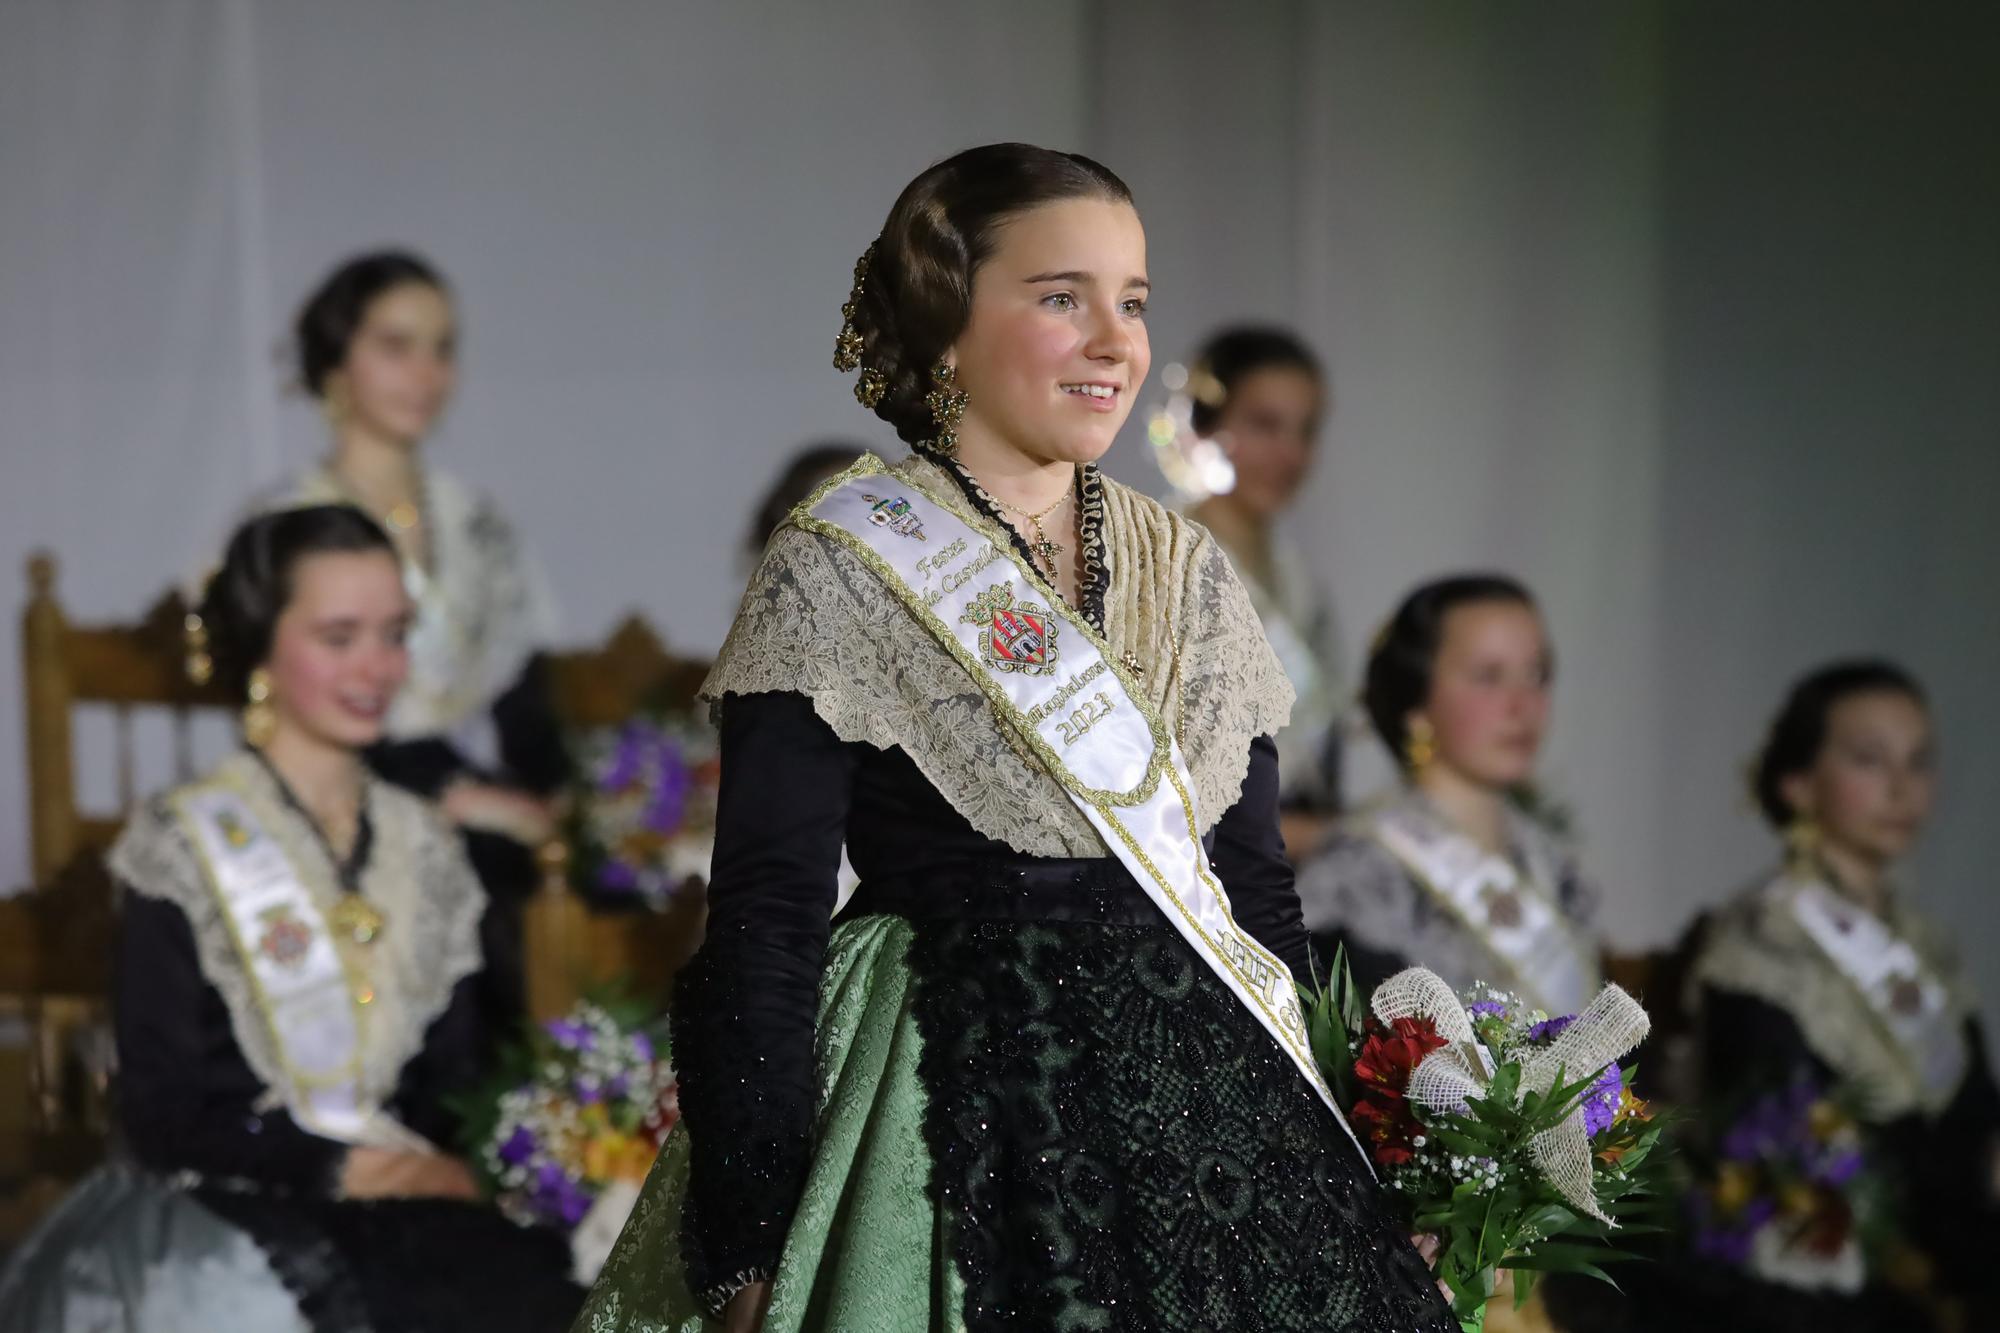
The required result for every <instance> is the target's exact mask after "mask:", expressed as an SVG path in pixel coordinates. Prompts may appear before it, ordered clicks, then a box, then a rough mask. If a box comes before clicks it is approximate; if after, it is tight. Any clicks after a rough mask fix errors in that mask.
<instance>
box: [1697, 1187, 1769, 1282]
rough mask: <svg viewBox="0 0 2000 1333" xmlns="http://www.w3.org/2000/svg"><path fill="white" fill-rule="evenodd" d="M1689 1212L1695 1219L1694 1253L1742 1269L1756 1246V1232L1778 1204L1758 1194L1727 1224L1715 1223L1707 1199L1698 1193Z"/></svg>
mask: <svg viewBox="0 0 2000 1333" xmlns="http://www.w3.org/2000/svg"><path fill="white" fill-rule="evenodd" d="M1688 1211H1689V1212H1690V1213H1691V1214H1692V1215H1693V1217H1694V1220H1695V1229H1694V1250H1695V1253H1696V1254H1699V1255H1701V1256H1702V1257H1703V1258H1706V1259H1714V1260H1716V1261H1717V1262H1719V1263H1724V1264H1728V1265H1730V1266H1731V1267H1736V1268H1741V1267H1743V1266H1744V1265H1746V1264H1748V1263H1749V1262H1750V1250H1751V1247H1752V1246H1753V1245H1754V1244H1755V1243H1756V1240H1757V1233H1758V1232H1759V1231H1762V1230H1763V1229H1764V1227H1765V1225H1766V1224H1768V1223H1769V1222H1770V1220H1771V1219H1772V1218H1774V1217H1776V1216H1777V1215H1778V1205H1777V1203H1776V1201H1775V1200H1772V1199H1770V1198H1767V1197H1765V1196H1764V1195H1761V1194H1760V1195H1758V1196H1757V1197H1755V1198H1753V1199H1751V1200H1750V1201H1749V1202H1748V1203H1746V1204H1744V1205H1743V1210H1742V1211H1741V1212H1739V1213H1738V1214H1736V1216H1735V1217H1733V1218H1731V1219H1730V1220H1729V1221H1728V1222H1726V1223H1722V1224H1716V1223H1715V1222H1714V1220H1713V1216H1712V1205H1711V1204H1710V1202H1709V1200H1708V1198H1707V1196H1705V1195H1700V1194H1697V1195H1695V1196H1694V1198H1693V1202H1692V1203H1691V1205H1690V1207H1689V1209H1688Z"/></svg>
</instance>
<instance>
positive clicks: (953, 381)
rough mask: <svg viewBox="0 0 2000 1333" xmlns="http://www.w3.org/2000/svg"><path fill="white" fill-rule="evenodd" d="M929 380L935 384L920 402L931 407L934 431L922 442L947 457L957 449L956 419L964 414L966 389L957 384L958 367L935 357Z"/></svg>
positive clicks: (941, 455) (932, 450) (961, 418)
mask: <svg viewBox="0 0 2000 1333" xmlns="http://www.w3.org/2000/svg"><path fill="white" fill-rule="evenodd" d="M931 381H932V382H933V383H934V384H936V386H937V387H936V388H934V389H932V390H931V391H930V392H929V393H927V394H925V395H924V406H925V407H928V408H929V409H930V410H931V424H932V425H933V426H935V427H936V428H937V434H936V435H933V436H932V437H931V438H930V441H929V442H928V444H927V445H926V447H927V448H929V449H930V451H931V452H932V453H934V454H937V455H939V456H940V457H943V458H950V457H952V456H953V455H954V454H956V453H957V452H958V423H959V422H960V421H962V420H963V419H964V418H965V404H966V392H965V390H963V389H961V388H959V387H958V368H957V367H956V366H954V365H952V364H951V363H950V362H949V361H946V360H945V359H944V358H943V357H939V358H938V363H937V364H936V365H934V366H932V367H931Z"/></svg>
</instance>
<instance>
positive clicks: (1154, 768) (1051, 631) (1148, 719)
mask: <svg viewBox="0 0 2000 1333" xmlns="http://www.w3.org/2000/svg"><path fill="white" fill-rule="evenodd" d="M791 521H792V522H793V523H796V524H797V525H798V526H800V527H801V528H804V529H806V530H807V531H810V532H815V533H819V534H821V535H823V536H826V537H829V538H831V539H833V540H835V541H838V542H841V543H842V544H844V545H846V546H847V547H848V548H850V549H851V550H853V551H854V552H855V553H856V554H857V555H858V556H859V557H860V558H861V560H862V561H863V563H864V564H866V565H867V566H868V567H869V568H870V569H872V570H873V571H874V572H875V573H876V575H877V576H878V577H880V578H881V580H882V582H883V583H884V585H886V586H887V588H888V589H889V591H890V592H891V593H892V594H894V595H895V597H896V598H897V600H898V601H900V602H901V603H902V604H903V606H904V607H905V608H906V609H907V610H908V611H909V613H910V614H911V615H912V616H914V617H916V618H917V620H918V621H919V623H921V624H922V625H923V626H924V628H925V629H926V630H928V631H929V632H930V634H931V635H932V636H933V637H934V638H935V639H936V640H937V642H938V643H939V644H940V645H941V646H942V647H943V648H944V649H945V651H947V652H948V653H950V654H951V655H952V656H953V657H954V658H955V659H957V661H958V662H959V664H960V665H961V666H963V667H964V668H965V670H966V671H967V672H968V673H970V675H971V676H972V678H973V680H974V682H975V683H976V684H977V685H978V687H979V689H980V690H981V692H982V693H984V694H985V696H986V698H987V700H988V702H989V703H990V704H991V705H992V708H993V714H994V716H995V718H996V719H998V721H999V723H1000V725H1001V726H1002V727H1004V728H1006V729H1007V730H1008V732H1009V733H1011V739H1012V740H1013V741H1014V742H1015V743H1016V746H1017V748H1019V749H1021V750H1023V751H1024V752H1026V753H1028V754H1031V755H1032V756H1033V757H1034V759H1035V760H1036V762H1038V763H1039V764H1040V765H1041V766H1042V767H1043V768H1044V769H1045V770H1046V771H1047V772H1048V773H1049V774H1050V776H1052V777H1053V778H1055V779H1056V780H1057V781H1058V782H1059V783H1060V784H1061V785H1062V788H1063V790H1064V791H1065V792H1066V793H1067V794H1068V796H1069V798H1070V799H1071V800H1072V801H1074V802H1075V803H1076V805H1077V807H1078V808H1079V809H1080V810H1081V811H1082V812H1083V814H1084V816H1085V818H1087V819H1088V820H1089V821H1090V822H1091V824H1092V825H1093V826H1094V827H1095V828H1096V829H1097V830H1098V832H1099V833H1100V834H1101V835H1102V836H1103V838H1104V842H1105V844H1106V845H1107V846H1108V847H1109V848H1110V849H1111V853H1112V855H1114V856H1115V857H1117V858H1118V860H1119V861H1120V862H1122V863H1123V864H1124V865H1125V867H1126V868H1127V869H1128V870H1130V871H1131V872H1132V876H1133V878H1134V879H1135V880H1137V881H1138V883H1139V885H1140V887H1141V888H1142V889H1144V890H1145V892H1146V894H1147V896H1148V897H1150V898H1151V899H1152V900H1153V902H1154V904H1155V905H1156V906H1158V908H1159V909H1160V911H1161V913H1162V914H1164V915H1165V917H1166V918H1167V920H1168V921H1169V922H1170V923H1172V924H1173V926H1174V928H1175V929H1176V930H1178V931H1179V932H1180V934H1181V935H1182V937H1183V938H1185V939H1186V940H1187V942H1188V944H1189V945H1190V946H1191V947H1192V948H1193V949H1194V951H1195V952H1196V954H1197V955H1199V956H1200V957H1201V959H1202V960H1203V962H1205V963H1206V964H1207V965H1208V966H1209V968H1211V969H1212V970H1213V971H1214V972H1215V974H1216V976H1217V977H1219V978H1220V979H1221V980H1222V982H1223V984H1224V985H1225V986H1227V987H1228V989H1229V991H1230V992H1231V993H1232V994H1233V995H1235V996H1236V998H1237V999H1238V1000H1239V1001H1240V1002H1241V1003H1242V1004H1243V1005H1244V1007H1245V1008H1246V1009H1248V1010H1249V1012H1250V1013H1251V1015H1252V1016H1253V1017H1254V1018H1255V1019H1256V1020H1257V1022H1258V1023H1259V1024H1260V1025H1261V1026H1262V1027H1263V1028H1264V1029H1265V1031H1267V1032H1268V1033H1270V1035H1271V1038H1272V1040H1274V1041H1276V1042H1277V1043H1278V1046H1279V1048H1280V1049H1281V1050H1283V1051H1284V1052H1285V1054H1286V1055H1287V1056H1288V1057H1290V1059H1291V1061H1292V1064H1293V1065H1294V1066H1295V1067H1296V1068H1297V1069H1298V1071H1299V1074H1300V1076H1301V1077H1302V1078H1304V1079H1305V1080H1306V1082H1307V1084H1308V1085H1310V1086H1311V1088H1312V1090H1313V1091H1314V1093H1316V1094H1317V1095H1318V1096H1319V1098H1320V1100H1322V1101H1323V1102H1325V1103H1326V1105H1327V1108H1328V1109H1329V1110H1331V1111H1332V1112H1333V1114H1334V1117H1335V1118H1336V1119H1337V1120H1339V1121H1340V1122H1341V1126H1342V1128H1343V1129H1347V1132H1348V1136H1349V1137H1350V1138H1352V1137H1353V1130H1352V1129H1351V1128H1348V1127H1347V1123H1346V1119H1345V1117H1343V1116H1342V1115H1341V1113H1340V1108H1339V1107H1338V1106H1337V1105H1335V1103H1334V1098H1333V1093H1332V1092H1331V1090H1330V1089H1328V1087H1327V1086H1326V1082H1325V1080H1324V1079H1323V1078H1322V1077H1321V1076H1320V1073H1319V1068H1318V1066H1317V1064H1316V1063H1315V1062H1314V1060H1313V1056H1312V1052H1311V1049H1310V1047H1309V1046H1308V1044H1307V1041H1306V1032H1305V1020H1304V1015H1303V1014H1302V1013H1301V1011H1300V1008H1299V1001H1298V991H1297V987H1296V986H1295V985H1294V983H1293V980H1292V976H1291V973H1290V972H1289V971H1288V970H1287V969H1286V968H1285V965H1284V964H1283V963H1282V962H1280V961H1279V960H1278V959H1277V958H1276V957H1275V956H1273V955H1272V954H1271V953H1270V952H1269V951H1268V950H1266V949H1265V948H1264V947H1263V946H1262V945H1260V944H1258V943H1257V941H1256V940H1255V939H1253V938H1252V937H1251V936H1250V934H1249V933H1248V932H1247V931H1245V930H1243V929H1242V928H1241V927H1240V926H1238V925H1237V924H1236V920H1235V918H1234V916H1233V915H1232V914H1231V912H1230V907H1229V898H1228V895H1227V894H1226V893H1225V892H1224V890H1223V887H1222V885H1221V883H1220V882H1218V881H1217V880H1216V878H1215V876H1214V874H1213V872H1212V871H1211V870H1210V868H1209V864H1208V857H1207V854H1206V852H1205V850H1204V849H1203V847H1202V845H1201V838H1200V835H1199V832H1198V830H1199V829H1200V827H1201V821H1200V819H1199V817H1198V813H1197V811H1196V808H1195V798H1194V795H1193V783H1192V780H1191V778H1190V777H1189V775H1188V768H1187V762H1186V760H1185V758H1184V757H1183V756H1182V754H1181V751H1180V746H1179V745H1178V743H1176V741H1175V740H1174V738H1173V736H1172V734H1171V733H1170V732H1169V730H1168V728H1167V726H1166V724H1165V723H1164V722H1163V721H1162V720H1161V718H1160V716H1159V714H1158V713H1157V712H1156V711H1155V710H1154V708H1153V707H1152V705H1151V704H1150V703H1149V702H1148V701H1147V700H1146V699H1145V697H1144V695H1143V693H1142V692H1141V691H1140V690H1139V689H1137V688H1136V687H1135V686H1134V684H1133V683H1132V682H1131V681H1130V680H1129V679H1128V677H1127V675H1126V672H1125V668H1124V667H1123V666H1121V665H1120V664H1119V663H1118V662H1117V661H1115V660H1114V656H1113V654H1112V653H1111V651H1110V650H1109V647H1108V646H1107V645H1106V644H1105V642H1104V641H1103V639H1102V638H1101V637H1100V636H1099V634H1098V633H1097V631H1096V630H1095V629H1094V628H1093V627H1092V626H1091V625H1090V623H1089V622H1088V621H1087V620H1085V619H1084V618H1083V617H1082V616H1080V615H1079V614H1077V613H1076V612H1075V611H1073V610H1072V609H1071V608H1070V607H1068V606H1067V605H1066V604H1064V602H1063V601H1062V599H1061V598H1059V597H1057V596H1055V595H1054V594H1053V593H1052V592H1051V591H1050V590H1049V588H1048V587H1047V585H1046V584H1044V583H1042V581H1041V579H1040V578H1039V577H1038V576H1037V575H1035V574H1034V573H1033V572H1032V571H1030V570H1029V569H1028V568H1027V567H1026V566H1025V565H1024V564H1022V563H1021V561H1020V560H1019V559H1018V558H1017V557H1016V555H1015V553H1014V551H1013V548H1012V545H1011V544H1010V543H1005V542H997V541H995V540H993V539H992V538H990V537H988V536H987V535H985V534H983V533H981V532H980V531H978V530H977V529H976V528H974V527H973V526H972V524H971V523H969V522H968V521H966V519H964V518H963V517H961V516H960V515H959V514H957V513H955V512H954V511H953V510H951V509H949V508H947V507H946V506H944V505H943V504H941V503H939V502H938V501H936V500H934V499H932V498H931V497H930V496H928V495H925V494H923V493H922V492H921V491H918V490H916V489H915V488H913V487H910V486H908V485H907V484H904V483H902V482H901V481H900V480H899V479H898V478H896V477H895V476H894V475H893V474H891V473H889V472H888V470H887V468H886V467H885V466H884V465H883V463H882V462H881V460H880V459H877V458H875V457H874V456H872V455H869V456H865V457H863V458H862V459H861V460H860V461H859V462H858V463H856V464H855V465H854V466H853V467H851V468H849V469H848V470H847V471H846V472H843V473H842V474H840V475H839V476H837V477H835V478H833V479H832V480H831V481H829V482H827V483H826V484H825V485H824V486H822V487H821V488H820V489H819V491H817V492H816V493H815V494H814V495H813V496H812V497H811V498H810V499H808V500H807V501H806V502H805V503H804V504H803V505H801V506H800V507H799V508H798V509H797V510H795V511H794V512H793V515H792V519H791ZM1356 1147H1357V1150H1358V1148H1359V1144H1358V1142H1357V1144H1356ZM1363 1157H1364V1159H1365V1157H1366V1154H1365V1153H1363Z"/></svg>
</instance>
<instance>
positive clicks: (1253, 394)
mask: <svg viewBox="0 0 2000 1333" xmlns="http://www.w3.org/2000/svg"><path fill="white" fill-rule="evenodd" d="M1189 390H1190V393H1191V396H1192V398H1193V401H1194V416H1193V421H1192V425H1193V427H1194V430H1195V433H1196V434H1197V435H1199V436H1201V437H1202V438H1204V439H1213V440H1215V441H1217V442H1218V443H1219V444H1221V445H1222V447H1223V449H1224V451H1225V452H1226V453H1227V454H1228V457H1229V461H1230V464H1231V465H1232V466H1233V467H1234V468H1235V470H1236V482H1235V485H1234V487H1233V488H1232V489H1231V490H1229V491H1228V492H1226V493H1224V494H1221V495H1212V496H1210V497H1208V498H1207V499H1205V500H1203V501H1202V502H1201V503H1199V504H1197V505H1195V506H1194V507H1193V508H1192V509H1191V510H1190V511H1189V513H1190V514H1191V516H1192V517H1194V518H1196V519H1198V520H1200V522H1201V523H1202V524H1203V525H1204V526H1206V527H1207V528H1208V530H1209V531H1210V532H1211V533H1213V534H1214V536H1215V539H1216V540H1217V541H1218V542H1220V543H1221V544H1222V548H1223V550H1225V551H1226V552H1227V553H1228V555H1229V562H1230V564H1232V565H1233V566H1234V567H1235V569H1236V574H1237V577H1238V578H1240V579H1242V581H1243V586H1244V588H1245V589H1247V590H1248V591H1249V593H1250V602H1251V604H1252V605H1253V606H1255V607H1256V609H1257V617H1258V619H1259V620H1261V621H1263V623H1264V634H1265V636H1266V637H1267V638H1269V639H1270V641H1271V647H1272V648H1273V649H1274V650H1275V651H1276V652H1277V654H1278V660H1279V661H1280V662H1281V663H1283V664H1284V668H1285V675H1286V676H1287V677H1288V678H1289V679H1290V680H1291V682H1292V689H1293V690H1294V691H1295V692H1296V693H1297V695H1298V702H1296V703H1295V704H1293V705H1292V720H1291V721H1290V722H1289V723H1288V724H1286V726H1285V728H1284V729H1283V730H1282V731H1280V732H1279V733H1278V736H1277V742H1278V772H1279V773H1280V775H1281V776H1282V778H1283V781H1284V793H1283V801H1284V805H1283V832H1284V837H1285V848H1286V850H1287V852H1289V853H1290V855H1291V857H1292V859H1293V861H1295V862H1297V861H1303V860H1304V859H1306V858H1307V857H1309V856H1311V855H1312V853H1313V852H1314V851H1315V850H1317V849H1318V847H1319V845H1320V844H1321V843H1322V842H1323V841H1324V840H1325V839H1326V837H1327V835H1328V834H1329V833H1330V832H1331V831H1332V828H1333V817H1334V816H1335V815H1336V814H1337V813H1338V812H1339V809H1340V749H1341V732H1342V727H1343V723H1344V721H1345V717H1346V714H1347V707H1348V704H1347V690H1346V687H1345V686H1344V685H1343V684H1342V682H1341V673H1340V656H1341V654H1340V642H1339V638H1338V635H1337V634H1336V633H1335V627H1334V618H1333V607H1332V604H1331V602H1330V600H1329V599H1328V597H1327V595H1326V592H1325V590H1324V589H1323V588H1322V587H1321V586H1320V585H1319V583H1318V581H1317V580H1316V579H1315V578H1314V577H1313V574H1312V565H1311V562H1310V561H1309V560H1308V559H1307V558H1306V556H1305V553H1304V552H1303V551H1301V550H1299V549H1298V547H1297V545H1296V543H1295V542H1293V541H1292V540H1290V538H1289V537H1288V536H1287V535H1286V534H1285V533H1283V532H1282V531H1281V530H1280V529H1279V526H1278V520H1279V519H1280V518H1281V517H1282V516H1283V515H1284V513H1285V512H1286V511H1287V510H1289V509H1290V508H1291V507H1292V505H1293V503H1294V502H1295V501H1296V500H1297V499H1298V497H1299V490H1300V488H1301V487H1302V486H1304V484H1305V480H1306V474H1307V472H1308V471H1309V470H1310V469H1311V467H1312V461H1313V455H1314V453H1315V452H1316V451H1317V449H1318V443H1319V431H1320V423H1321V421H1322V419H1323V418H1324V417H1325V415H1326V396H1327V395H1326V383H1325V378H1324V376H1323V375H1322V374H1321V371H1320V366H1319V360H1318V358H1316V357H1315V356H1314V355H1313V354H1312V351H1311V350H1310V349H1309V348H1307V346H1306V345H1305V344H1304V343H1303V342H1301V341H1299V339H1298V338H1297V337H1296V336H1294V335H1293V334H1291V333H1288V332H1286V331H1284V330H1282V329H1271V328H1257V327H1248V326H1240V327H1236V328H1228V329H1223V330H1221V331H1219V332H1217V333H1215V334H1212V335H1211V336H1210V337H1209V339H1208V341H1207V342H1205V343H1203V344H1202V348H1201V352H1200V354H1199V356H1198V357H1197V358H1196V361H1195V366H1194V369H1193V370H1192V371H1191V372H1190V373H1189Z"/></svg>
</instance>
